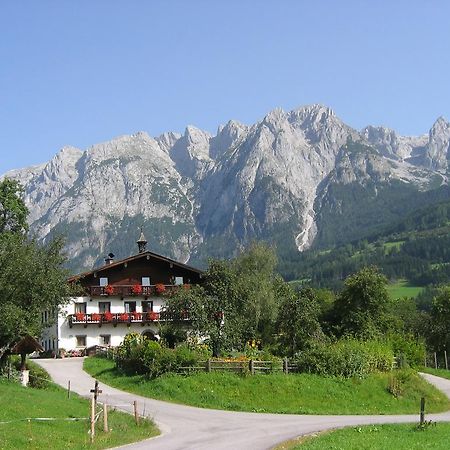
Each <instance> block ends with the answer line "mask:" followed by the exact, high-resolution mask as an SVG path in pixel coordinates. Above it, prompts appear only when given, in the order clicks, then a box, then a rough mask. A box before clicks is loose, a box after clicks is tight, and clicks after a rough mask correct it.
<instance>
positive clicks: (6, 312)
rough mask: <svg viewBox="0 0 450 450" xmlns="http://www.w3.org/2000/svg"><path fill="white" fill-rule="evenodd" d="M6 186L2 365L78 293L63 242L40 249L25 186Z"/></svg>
mask: <svg viewBox="0 0 450 450" xmlns="http://www.w3.org/2000/svg"><path fill="white" fill-rule="evenodd" d="M5 184H6V185H9V181H6V182H5V181H3V182H2V183H1V188H2V189H0V190H1V192H2V195H3V197H2V199H1V201H2V206H1V207H2V211H1V214H2V218H4V219H5V220H3V219H2V222H1V226H2V228H1V232H0V362H1V361H2V360H4V358H5V356H6V355H8V353H9V351H10V350H11V348H12V347H13V346H14V344H15V343H16V342H17V341H18V340H19V339H20V338H21V337H22V336H24V335H27V334H29V335H31V336H36V337H38V336H39V335H40V334H41V332H42V329H43V328H44V327H45V326H46V324H45V323H43V320H42V312H43V311H56V310H57V309H58V307H59V305H60V304H62V303H64V301H66V300H68V298H69V296H70V295H71V293H72V291H73V288H72V287H70V286H69V285H68V284H67V281H66V280H67V276H68V273H67V271H66V270H65V269H64V268H63V264H64V261H65V258H64V256H63V255H62V247H63V243H62V241H61V239H55V240H53V241H51V242H49V243H47V244H45V245H44V244H40V243H38V242H36V241H35V240H34V239H29V238H28V237H27V236H26V235H25V230H26V223H25V222H23V220H24V217H25V218H26V214H25V216H24V215H23V213H24V211H26V207H25V205H24V204H23V201H22V200H21V198H20V193H21V187H20V185H16V184H15V185H13V187H12V188H11V185H9V187H8V188H6V189H3V188H5Z"/></svg>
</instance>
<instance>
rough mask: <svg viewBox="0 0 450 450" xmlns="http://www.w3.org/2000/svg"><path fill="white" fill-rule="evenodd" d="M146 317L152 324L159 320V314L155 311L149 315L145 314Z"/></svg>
mask: <svg viewBox="0 0 450 450" xmlns="http://www.w3.org/2000/svg"><path fill="white" fill-rule="evenodd" d="M147 317H148V318H149V319H150V320H152V321H153V322H155V321H156V320H158V319H159V314H158V313H157V312H155V311H150V312H149V313H147Z"/></svg>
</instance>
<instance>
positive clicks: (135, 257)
mask: <svg viewBox="0 0 450 450" xmlns="http://www.w3.org/2000/svg"><path fill="white" fill-rule="evenodd" d="M150 258H153V259H156V260H158V261H163V262H167V263H169V264H173V265H174V266H177V267H180V268H181V269H185V270H190V271H191V272H195V273H197V274H199V275H202V274H203V273H204V272H203V271H202V270H200V269H196V268H195V267H192V266H188V265H187V264H183V263H180V262H178V261H175V260H174V259H170V258H167V257H166V256H162V255H158V254H157V253H153V252H150V251H146V252H143V253H138V254H137V255H133V256H129V257H128V258H124V259H120V260H118V261H114V262H113V263H111V264H105V265H103V266H101V267H96V268H95V269H93V270H89V271H88V272H83V273H80V274H78V275H73V276H71V277H70V278H69V279H68V281H69V282H72V281H77V280H80V279H81V278H85V277H87V276H90V275H93V274H94V273H97V274H98V273H101V272H104V271H107V270H110V269H112V268H114V267H118V266H120V265H121V264H124V263H128V262H132V261H137V260H139V259H150Z"/></svg>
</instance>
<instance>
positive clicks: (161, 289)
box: [155, 283, 166, 294]
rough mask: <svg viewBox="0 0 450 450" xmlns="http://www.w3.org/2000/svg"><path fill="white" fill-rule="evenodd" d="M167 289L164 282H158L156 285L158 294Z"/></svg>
mask: <svg viewBox="0 0 450 450" xmlns="http://www.w3.org/2000/svg"><path fill="white" fill-rule="evenodd" d="M165 290H166V286H164V284H162V283H158V284H156V285H155V291H156V293H157V294H162V293H163V292H165Z"/></svg>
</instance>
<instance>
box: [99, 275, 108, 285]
mask: <svg viewBox="0 0 450 450" xmlns="http://www.w3.org/2000/svg"><path fill="white" fill-rule="evenodd" d="M100 286H102V287H105V286H108V278H107V277H100Z"/></svg>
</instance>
